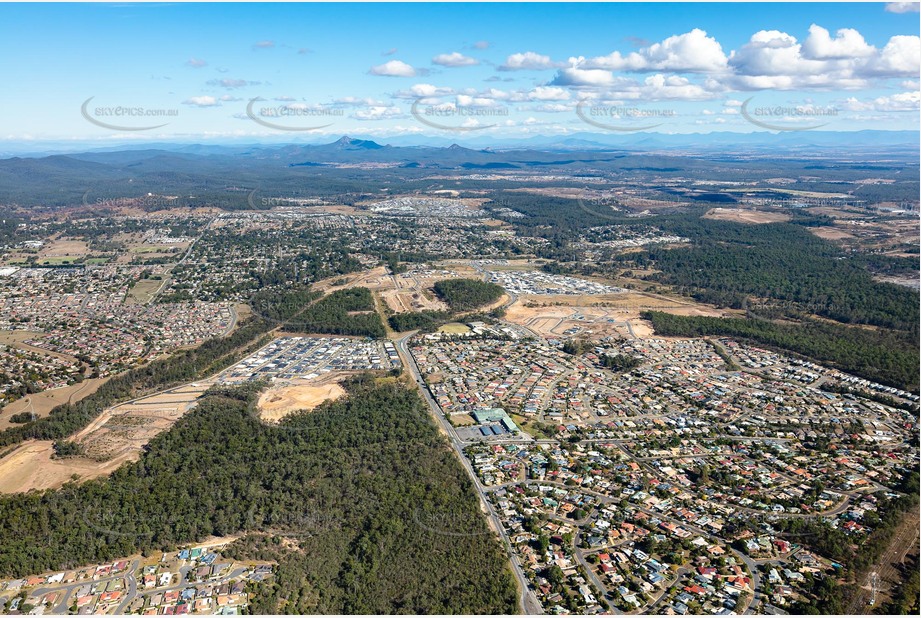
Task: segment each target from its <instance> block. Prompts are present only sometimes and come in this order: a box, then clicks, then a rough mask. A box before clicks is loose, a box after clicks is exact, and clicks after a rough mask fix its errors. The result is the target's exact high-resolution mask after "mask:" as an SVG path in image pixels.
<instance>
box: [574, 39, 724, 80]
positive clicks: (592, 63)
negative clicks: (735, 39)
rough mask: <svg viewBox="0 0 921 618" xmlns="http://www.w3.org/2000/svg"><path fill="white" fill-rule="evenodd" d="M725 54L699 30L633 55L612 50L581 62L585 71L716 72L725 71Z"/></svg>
mask: <svg viewBox="0 0 921 618" xmlns="http://www.w3.org/2000/svg"><path fill="white" fill-rule="evenodd" d="M726 60H727V59H726V54H724V53H723V48H722V46H721V45H720V44H719V42H718V41H717V40H716V39H715V38H713V37H710V36H707V33H706V32H705V31H704V30H701V29H700V28H694V29H693V30H691V31H690V32H686V33H684V34H677V35H674V36H670V37H668V38H667V39H665V40H664V41H662V42H661V43H655V44H653V45H650V46H648V47H644V48H642V49H640V50H639V51H636V52H631V53H629V54H627V55H622V54H621V53H620V52H618V51H615V52H612V53H611V54H609V55H607V56H599V57H597V58H591V59H589V60H586V61H584V63H583V62H581V59H575V58H573V59H570V63H574V61H575V62H577V63H578V64H580V65H581V66H582V68H586V69H607V70H610V71H637V72H640V71H671V72H675V73H703V72H718V71H723V70H725V69H726Z"/></svg>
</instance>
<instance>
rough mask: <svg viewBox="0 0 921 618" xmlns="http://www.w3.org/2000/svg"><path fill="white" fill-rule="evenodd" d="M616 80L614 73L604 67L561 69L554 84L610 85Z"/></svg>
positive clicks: (554, 79)
mask: <svg viewBox="0 0 921 618" xmlns="http://www.w3.org/2000/svg"><path fill="white" fill-rule="evenodd" d="M614 82H615V79H614V75H613V74H612V73H611V72H610V71H606V70H604V69H578V68H576V67H570V68H568V69H560V70H559V71H558V72H557V74H556V77H554V78H553V81H552V82H550V83H551V84H552V85H554V86H574V87H579V86H609V85H611V84H613V83H614Z"/></svg>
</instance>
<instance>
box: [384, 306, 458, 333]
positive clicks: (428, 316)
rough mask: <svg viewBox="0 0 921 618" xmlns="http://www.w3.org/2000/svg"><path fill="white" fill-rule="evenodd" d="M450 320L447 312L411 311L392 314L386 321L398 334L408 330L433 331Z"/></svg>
mask: <svg viewBox="0 0 921 618" xmlns="http://www.w3.org/2000/svg"><path fill="white" fill-rule="evenodd" d="M450 319H451V313H450V312H448V311H413V312H403V313H394V314H393V315H391V316H390V317H389V318H387V321H388V322H390V327H391V328H392V329H393V330H395V331H396V332H398V333H402V332H406V331H409V330H421V331H433V330H435V329H436V328H438V327H439V326H441V325H442V324H445V323H446V322H448V321H449V320H450Z"/></svg>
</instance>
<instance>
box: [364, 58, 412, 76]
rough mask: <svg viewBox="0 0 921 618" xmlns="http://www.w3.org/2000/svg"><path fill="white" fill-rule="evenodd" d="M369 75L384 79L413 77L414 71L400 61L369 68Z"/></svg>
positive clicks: (391, 61)
mask: <svg viewBox="0 0 921 618" xmlns="http://www.w3.org/2000/svg"><path fill="white" fill-rule="evenodd" d="M368 72H369V73H370V74H371V75H381V76H384V77H415V76H416V69H414V68H413V67H411V66H410V65H408V64H406V63H405V62H403V61H402V60H390V61H389V62H385V63H384V64H379V65H377V66H374V67H371V70H370V71H368Z"/></svg>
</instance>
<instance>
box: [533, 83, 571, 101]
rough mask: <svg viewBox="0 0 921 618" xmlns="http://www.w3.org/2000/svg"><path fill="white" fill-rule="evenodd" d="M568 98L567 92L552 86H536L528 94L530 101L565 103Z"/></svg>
mask: <svg viewBox="0 0 921 618" xmlns="http://www.w3.org/2000/svg"><path fill="white" fill-rule="evenodd" d="M569 97H570V95H569V92H568V91H567V90H565V89H564V88H557V87H554V86H538V87H537V88H535V89H534V90H532V91H531V92H529V93H528V99H530V100H531V101H566V100H568V99H569Z"/></svg>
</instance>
